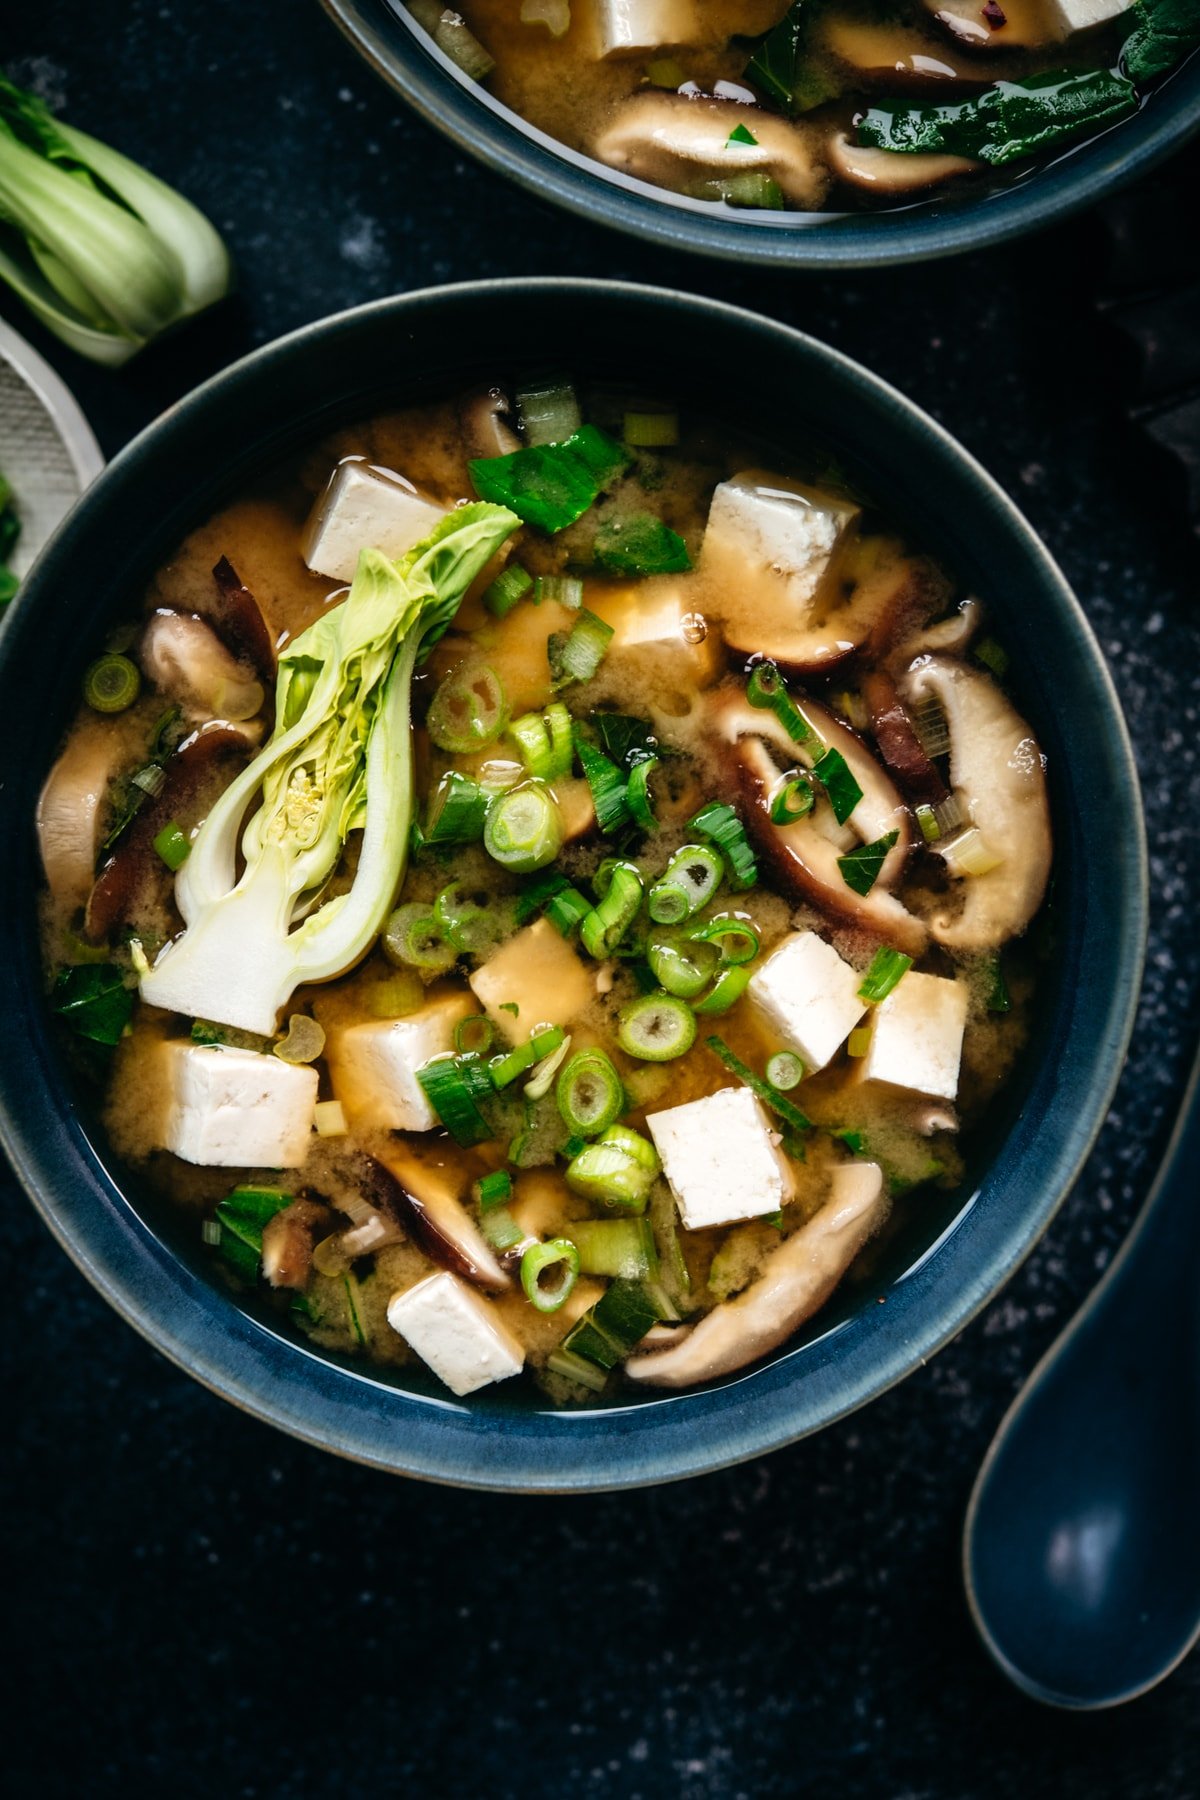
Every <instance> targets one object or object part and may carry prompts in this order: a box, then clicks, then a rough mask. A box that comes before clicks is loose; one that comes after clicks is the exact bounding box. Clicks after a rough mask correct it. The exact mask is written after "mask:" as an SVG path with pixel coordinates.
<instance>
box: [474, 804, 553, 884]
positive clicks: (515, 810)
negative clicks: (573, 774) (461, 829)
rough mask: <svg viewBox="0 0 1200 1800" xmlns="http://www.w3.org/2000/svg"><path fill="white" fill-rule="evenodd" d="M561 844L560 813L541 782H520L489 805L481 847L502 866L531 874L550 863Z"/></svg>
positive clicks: (519, 873)
mask: <svg viewBox="0 0 1200 1800" xmlns="http://www.w3.org/2000/svg"><path fill="white" fill-rule="evenodd" d="M562 846H563V822H562V814H561V813H560V812H559V810H558V802H557V800H555V798H554V795H553V794H552V793H551V791H550V789H549V788H548V787H547V786H546V784H545V782H544V781H532V780H531V781H523V782H521V784H520V785H519V786H518V787H514V788H509V789H508V791H507V792H506V793H503V794H497V796H496V798H495V799H494V800H493V801H492V803H491V805H490V806H489V807H488V814H487V823H486V824H485V826H484V828H483V847H484V849H485V850H486V851H487V853H488V855H489V856H490V857H491V858H492V859H493V861H494V862H498V863H499V864H500V866H501V868H504V869H511V870H512V871H513V873H514V874H517V875H531V874H532V873H533V871H534V870H535V869H544V868H545V866H546V864H547V863H551V862H553V861H554V858H555V857H556V856H557V855H558V853H559V851H560V850H561V849H562Z"/></svg>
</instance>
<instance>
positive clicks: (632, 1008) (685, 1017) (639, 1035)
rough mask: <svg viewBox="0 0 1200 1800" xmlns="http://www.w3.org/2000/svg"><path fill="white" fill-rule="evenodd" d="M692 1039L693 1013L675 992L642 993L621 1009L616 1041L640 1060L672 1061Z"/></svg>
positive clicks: (681, 1053) (693, 1028)
mask: <svg viewBox="0 0 1200 1800" xmlns="http://www.w3.org/2000/svg"><path fill="white" fill-rule="evenodd" d="M695 1041H696V1019H695V1015H694V1013H693V1012H692V1009H691V1007H690V1006H688V1005H687V1003H686V1002H685V1001H683V1000H681V999H680V998H679V996H678V995H677V994H667V993H658V994H642V995H641V996H640V997H639V998H638V999H637V1000H631V1001H630V1002H629V1005H628V1006H624V1007H622V1008H621V1012H620V1016H619V1022H618V1027H617V1042H618V1043H619V1044H620V1046H621V1048H622V1050H625V1051H627V1052H628V1054H629V1055H630V1056H636V1057H639V1058H640V1059H641V1060H642V1061H643V1062H673V1061H674V1059H675V1058H676V1057H677V1056H684V1055H686V1054H687V1052H688V1051H689V1050H690V1049H691V1047H692V1045H693V1044H694V1043H695Z"/></svg>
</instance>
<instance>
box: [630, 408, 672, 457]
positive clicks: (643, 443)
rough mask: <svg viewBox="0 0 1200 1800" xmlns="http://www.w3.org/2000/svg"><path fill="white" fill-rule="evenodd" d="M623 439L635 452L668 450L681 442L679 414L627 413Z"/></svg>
mask: <svg viewBox="0 0 1200 1800" xmlns="http://www.w3.org/2000/svg"><path fill="white" fill-rule="evenodd" d="M621 437H622V438H623V440H624V441H625V443H627V444H628V445H629V446H630V448H631V449H634V450H666V449H669V448H670V446H671V445H672V444H677V443H678V442H679V414H678V413H673V412H627V413H626V414H625V423H624V426H623V427H622V430H621Z"/></svg>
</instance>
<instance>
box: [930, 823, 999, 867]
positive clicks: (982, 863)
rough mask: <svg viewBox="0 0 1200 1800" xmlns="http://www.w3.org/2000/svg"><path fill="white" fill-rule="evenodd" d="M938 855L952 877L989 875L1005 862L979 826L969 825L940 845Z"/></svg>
mask: <svg viewBox="0 0 1200 1800" xmlns="http://www.w3.org/2000/svg"><path fill="white" fill-rule="evenodd" d="M938 855H939V856H940V857H942V859H943V860H944V862H945V864H946V867H947V868H948V869H949V870H950V873H951V874H952V875H987V874H989V873H990V871H991V870H992V869H998V868H999V866H1000V864H1001V863H1002V862H1003V861H1004V858H1003V857H1002V856H997V855H996V852H995V851H994V850H993V849H992V847H991V845H990V844H989V843H988V841H987V839H986V838H985V837H984V835H983V833H982V832H981V831H980V829H979V827H978V825H968V826H967V827H966V829H965V830H963V831H959V832H956V833H955V835H954V836H953V837H952V838H947V839H946V841H945V843H943V844H939V846H938Z"/></svg>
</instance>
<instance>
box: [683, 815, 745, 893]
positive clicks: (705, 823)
mask: <svg viewBox="0 0 1200 1800" xmlns="http://www.w3.org/2000/svg"><path fill="white" fill-rule="evenodd" d="M688 826H689V829H690V830H692V831H700V832H703V834H704V836H705V837H706V838H711V839H712V841H713V843H714V844H715V845H716V846H717V849H718V850H719V851H720V852H721V854H722V856H723V857H724V858H725V863H726V867H727V868H728V870H729V875H730V879H731V880H732V881H733V883H734V886H735V887H740V888H749V887H753V886H754V884H755V882H756V881H757V880H758V863H757V861H756V860H755V856H754V852H753V850H752V849H751V848H750V843H749V840H748V838H747V837H746V828H745V826H744V825H743V824H742V821H741V820H740V819H739V818H738V816H737V813H736V812H735V811H734V810H733V807H732V806H726V805H725V803H724V802H723V801H720V800H713V801H710V802H709V804H708V805H707V806H702V807H701V809H700V811H699V812H698V813H696V815H695V816H694V818H692V819H689V821H688Z"/></svg>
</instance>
